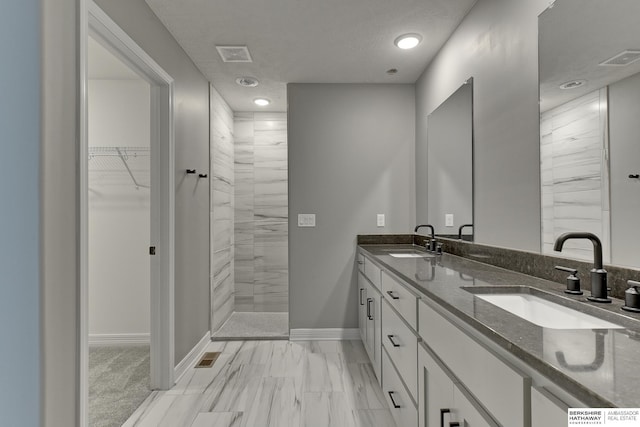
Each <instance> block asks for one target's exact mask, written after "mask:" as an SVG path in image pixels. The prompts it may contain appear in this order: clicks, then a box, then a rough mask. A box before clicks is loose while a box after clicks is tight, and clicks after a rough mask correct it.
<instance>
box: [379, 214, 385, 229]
mask: <svg viewBox="0 0 640 427" xmlns="http://www.w3.org/2000/svg"><path fill="white" fill-rule="evenodd" d="M378 227H384V214H378Z"/></svg>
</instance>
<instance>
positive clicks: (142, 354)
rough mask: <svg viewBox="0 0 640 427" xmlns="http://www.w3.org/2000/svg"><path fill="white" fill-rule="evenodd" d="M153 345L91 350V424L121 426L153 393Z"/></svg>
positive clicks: (92, 426) (96, 425)
mask: <svg viewBox="0 0 640 427" xmlns="http://www.w3.org/2000/svg"><path fill="white" fill-rule="evenodd" d="M150 372H151V366H150V362H149V346H148V345H147V346H126V347H91V348H90V349H89V426H90V427H120V426H121V425H122V424H123V423H124V422H125V421H126V420H127V419H128V418H129V417H130V416H131V414H132V413H133V412H134V411H135V410H136V409H137V408H138V406H140V404H141V403H142V402H143V401H144V400H145V399H146V398H147V396H149V395H150V394H151V390H150V388H149V383H150Z"/></svg>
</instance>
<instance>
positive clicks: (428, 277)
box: [414, 258, 441, 282]
mask: <svg viewBox="0 0 640 427" xmlns="http://www.w3.org/2000/svg"><path fill="white" fill-rule="evenodd" d="M424 261H425V262H428V263H429V265H428V266H427V270H420V271H418V272H417V273H415V275H414V276H415V278H416V280H420V281H426V282H433V279H435V278H436V265H441V264H440V262H439V261H438V259H436V258H424ZM425 272H430V273H431V274H426V273H425Z"/></svg>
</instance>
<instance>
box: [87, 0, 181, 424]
mask: <svg viewBox="0 0 640 427" xmlns="http://www.w3.org/2000/svg"><path fill="white" fill-rule="evenodd" d="M81 16H82V18H83V19H82V25H81V30H82V35H81V37H80V40H81V44H80V58H81V61H80V76H81V78H80V82H81V85H80V94H81V96H80V104H81V108H80V141H81V143H80V149H79V154H80V161H79V165H80V185H79V191H80V199H81V203H80V224H79V228H80V236H81V239H80V245H81V248H80V266H81V283H80V301H79V306H80V313H81V322H80V323H81V327H80V332H79V341H80V348H79V358H80V366H79V371H80V378H81V383H80V393H81V398H80V405H79V409H80V414H79V417H80V420H81V425H89V426H105V427H106V426H111V425H121V424H122V423H123V422H124V421H126V419H127V418H128V416H129V415H131V413H133V411H134V410H135V409H136V408H137V407H138V406H139V405H140V404H141V403H142V401H143V400H144V399H145V398H146V397H147V396H148V395H149V394H150V393H151V391H152V390H161V389H169V388H171V387H172V386H173V382H174V375H175V363H174V331H173V317H174V308H173V306H174V305H173V286H174V191H175V183H174V180H175V178H174V173H173V171H174V169H175V165H174V137H173V132H174V131H173V107H172V106H173V79H172V78H171V77H170V76H169V75H168V74H166V73H165V72H164V71H163V70H162V68H161V67H160V66H159V65H158V64H157V63H155V62H154V60H153V59H152V58H151V57H149V56H148V55H147V54H146V53H145V52H144V51H143V50H142V49H141V48H140V47H139V46H138V45H137V44H136V43H135V42H134V41H133V40H132V39H131V38H130V37H128V36H127V34H126V33H124V31H122V29H120V28H119V27H118V26H117V25H116V24H115V23H114V22H113V21H112V20H111V19H110V18H109V17H108V16H107V15H106V14H105V13H104V12H103V11H102V10H101V9H100V8H99V7H98V6H97V5H96V4H95V3H94V2H93V1H91V0H81Z"/></svg>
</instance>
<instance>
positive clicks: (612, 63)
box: [600, 49, 640, 67]
mask: <svg viewBox="0 0 640 427" xmlns="http://www.w3.org/2000/svg"><path fill="white" fill-rule="evenodd" d="M639 59H640V50H637V49H634V50H624V51H622V52H620V53H619V54H617V55H616V56H613V57H611V58H609V59H607V60H606V61H603V62H601V63H600V65H605V66H609V67H624V66H626V65H629V64H632V63H634V62H636V61H637V60H639Z"/></svg>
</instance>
